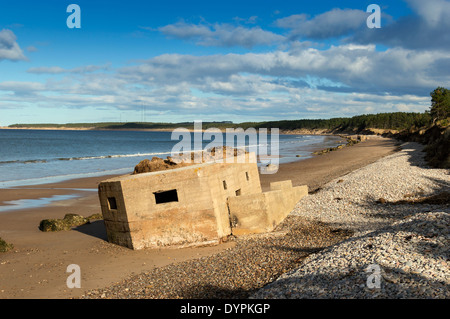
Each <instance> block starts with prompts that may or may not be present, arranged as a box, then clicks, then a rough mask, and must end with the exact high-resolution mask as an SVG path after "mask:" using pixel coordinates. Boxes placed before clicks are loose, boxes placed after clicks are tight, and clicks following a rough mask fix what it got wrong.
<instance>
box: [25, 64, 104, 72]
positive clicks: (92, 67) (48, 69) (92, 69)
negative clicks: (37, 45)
mask: <svg viewBox="0 0 450 319" xmlns="http://www.w3.org/2000/svg"><path fill="white" fill-rule="evenodd" d="M109 67H110V64H105V65H85V66H81V67H77V68H72V69H64V68H62V67H59V66H50V67H46V66H43V67H33V68H29V69H28V70H27V72H28V73H35V74H61V73H78V74H83V73H91V72H96V71H104V70H108V68H109Z"/></svg>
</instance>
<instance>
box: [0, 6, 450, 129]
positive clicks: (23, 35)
mask: <svg viewBox="0 0 450 319" xmlns="http://www.w3.org/2000/svg"><path fill="white" fill-rule="evenodd" d="M72 3H75V4H78V5H79V7H80V8H81V28H69V27H68V26H67V18H68V17H69V16H70V14H71V13H68V12H66V9H67V6H68V5H69V4H72ZM370 4H377V5H379V7H380V8H381V28H379V29H377V28H372V29H370V28H368V26H367V18H368V17H369V16H370V14H371V13H370V12H369V13H368V12H366V10H367V7H368V6H369V5H370ZM449 30H450V1H449V0H429V1H422V0H404V1H401V0H398V1H392V0H391V1H381V0H380V1H376V0H371V1H361V0H355V1H352V0H342V1H335V0H333V1H322V0H317V1H300V0H297V1H284V0H258V1H256V0H255V1H254V0H251V1H249V0H239V1H236V0H227V1H212V0H189V1H186V0H184V1H171V0H168V1H145V2H144V1H136V0H127V1H112V0H108V1H103V0H102V1H93V0H89V1H88V0H70V1H64V0H50V1H22V0H16V1H5V0H0V126H1V125H10V124H14V123H73V122H106V121H108V122H109V121H116V122H119V121H122V122H125V121H128V122H131V121H143V120H145V121H148V122H150V121H152V122H181V121H192V120H202V121H225V120H231V121H234V122H237V123H239V122H243V121H264V120H281V119H300V118H330V117H341V116H353V115H358V114H367V113H381V112H396V111H413V112H422V111H424V110H426V109H428V108H429V107H430V96H429V93H430V92H431V91H432V90H433V89H435V88H436V87H437V86H445V87H449V86H450V32H448V31H449Z"/></svg>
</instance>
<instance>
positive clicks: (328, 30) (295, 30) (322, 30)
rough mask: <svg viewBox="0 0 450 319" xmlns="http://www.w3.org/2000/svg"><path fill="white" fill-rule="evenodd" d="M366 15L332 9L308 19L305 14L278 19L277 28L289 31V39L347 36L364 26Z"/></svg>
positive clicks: (354, 11) (351, 10)
mask: <svg viewBox="0 0 450 319" xmlns="http://www.w3.org/2000/svg"><path fill="white" fill-rule="evenodd" d="M367 16H368V15H367V13H366V12H364V11H361V10H354V9H333V10H331V11H327V12H325V13H322V14H319V15H317V16H315V17H314V18H312V19H308V18H309V16H308V15H306V14H297V15H291V16H289V17H285V18H281V19H278V20H277V21H276V22H275V24H276V25H277V26H278V27H281V28H285V29H291V32H290V35H289V36H290V38H291V39H298V38H310V39H327V38H334V37H340V36H343V35H348V34H349V33H350V32H353V31H355V30H357V29H359V28H361V26H365V21H366V19H367Z"/></svg>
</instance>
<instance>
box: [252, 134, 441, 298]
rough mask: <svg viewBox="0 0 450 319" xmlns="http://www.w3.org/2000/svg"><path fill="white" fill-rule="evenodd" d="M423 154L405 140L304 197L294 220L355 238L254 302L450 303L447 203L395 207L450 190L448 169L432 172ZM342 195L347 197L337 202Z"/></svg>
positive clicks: (260, 293)
mask: <svg viewBox="0 0 450 319" xmlns="http://www.w3.org/2000/svg"><path fill="white" fill-rule="evenodd" d="M422 149H423V146H422V145H420V144H417V143H405V144H403V145H402V150H401V151H400V152H397V153H395V154H393V155H390V156H387V157H385V158H382V159H380V160H378V161H377V162H375V163H373V164H370V165H368V166H366V167H363V168H361V169H359V170H356V171H354V172H352V173H350V174H348V175H346V176H345V177H343V178H342V177H341V179H340V180H338V181H331V182H330V183H328V184H327V185H326V186H325V187H323V188H322V190H321V191H319V192H317V193H316V194H314V195H313V196H308V197H305V198H303V199H302V200H301V201H300V202H299V203H298V204H297V206H296V208H295V209H294V211H293V212H292V215H295V216H300V217H303V218H306V219H308V220H314V221H319V222H323V223H326V224H328V225H333V226H335V227H336V226H337V227H342V228H345V229H349V230H352V231H353V235H352V236H351V237H349V238H348V239H346V240H344V241H342V242H340V243H338V244H336V245H334V246H332V247H329V248H328V249H324V250H322V251H320V252H316V253H314V254H311V255H309V256H308V257H307V258H306V259H305V260H304V262H303V263H302V265H301V266H300V267H298V268H297V269H296V270H294V271H291V272H289V273H286V274H283V275H282V276H280V277H279V278H278V279H277V280H276V281H274V282H273V283H271V284H269V285H267V286H265V287H264V288H262V289H260V290H259V291H258V292H256V293H255V294H253V295H252V296H250V298H312V299H316V298H326V299H328V298H339V299H347V298H358V299H361V298H363V299H377V298H381V299H387V298H389V299H392V298H394V299H400V298H420V299H426V298H433V299H436V298H440V299H448V298H450V279H449V278H450V276H449V275H450V268H449V265H448V261H449V260H450V254H449V252H450V251H449V247H450V245H449V244H450V209H449V206H448V203H443V204H441V205H428V204H426V205H421V204H417V203H416V204H411V203H404V204H401V205H399V204H395V205H394V204H392V202H394V201H400V200H403V199H404V197H405V195H406V194H407V197H409V198H410V197H413V198H420V197H423V196H429V195H432V194H437V193H439V192H448V191H449V189H450V178H449V172H448V170H445V169H431V168H429V167H427V166H426V163H425V161H424V159H423V152H421V151H422ZM336 197H339V198H341V200H339V201H336V200H334V201H333V200H331V199H332V198H336ZM380 198H383V199H385V200H386V202H385V203H384V204H381V203H380V201H379V199H380ZM345 202H347V203H349V202H352V204H353V205H347V206H344V203H345ZM368 266H372V267H374V266H375V267H378V268H377V269H379V273H376V272H370V271H367V270H368ZM372 269H374V268H372ZM375 277H377V278H378V280H379V285H378V286H376V287H372V286H370V285H369V280H373V279H374V278H375Z"/></svg>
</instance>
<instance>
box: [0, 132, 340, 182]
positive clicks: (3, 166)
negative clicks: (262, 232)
mask: <svg viewBox="0 0 450 319" xmlns="http://www.w3.org/2000/svg"><path fill="white" fill-rule="evenodd" d="M188 134H190V137H191V142H192V150H195V145H194V135H193V134H194V133H188ZM196 134H197V136H196V138H198V137H199V135H198V133H196ZM224 135H225V134H224ZM257 136H258V139H257V140H256V145H254V144H250V143H255V140H252V141H250V139H246V140H245V143H246V147H247V149H253V150H254V149H255V146H256V149H263V148H264V147H265V150H266V151H267V154H269V155H270V154H271V146H273V145H275V144H271V141H272V140H273V141H275V138H273V137H272V135H271V134H270V132H269V133H268V134H265V135H264V136H263V135H257ZM200 137H203V136H202V135H200ZM204 137H205V138H202V139H201V143H200V144H198V143H197V144H196V145H197V147H198V146H199V145H201V147H202V148H205V147H207V146H208V145H211V137H210V138H209V139H207V138H206V136H204ZM181 139H182V137H180V136H173V135H172V132H170V131H168V132H159V131H158V132H155V131H125V130H31V129H0V149H1V151H0V188H10V187H17V186H27V185H39V184H46V183H54V182H61V181H65V180H70V179H77V178H85V177H94V176H103V175H121V174H128V173H131V172H133V170H134V167H135V166H136V165H137V164H138V163H139V162H140V161H141V160H143V159H151V158H152V157H154V156H157V157H161V158H164V159H165V158H166V157H167V156H170V155H171V152H172V150H173V149H174V147H175V146H176V145H177V144H178V145H179V143H180V142H181ZM225 140H226V138H225V136H224V137H223V141H225ZM237 143H238V142H237V138H236V146H237ZM342 143H344V142H343V141H342V139H341V138H339V137H336V136H319V135H290V134H289V135H285V134H280V135H279V136H278V148H277V151H278V153H279V163H280V164H282V163H287V162H292V161H298V160H303V159H306V158H310V157H311V156H313V155H312V152H313V151H314V150H317V149H322V148H327V147H334V146H337V145H339V144H342ZM252 147H253V148H252ZM258 165H262V163H258Z"/></svg>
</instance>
